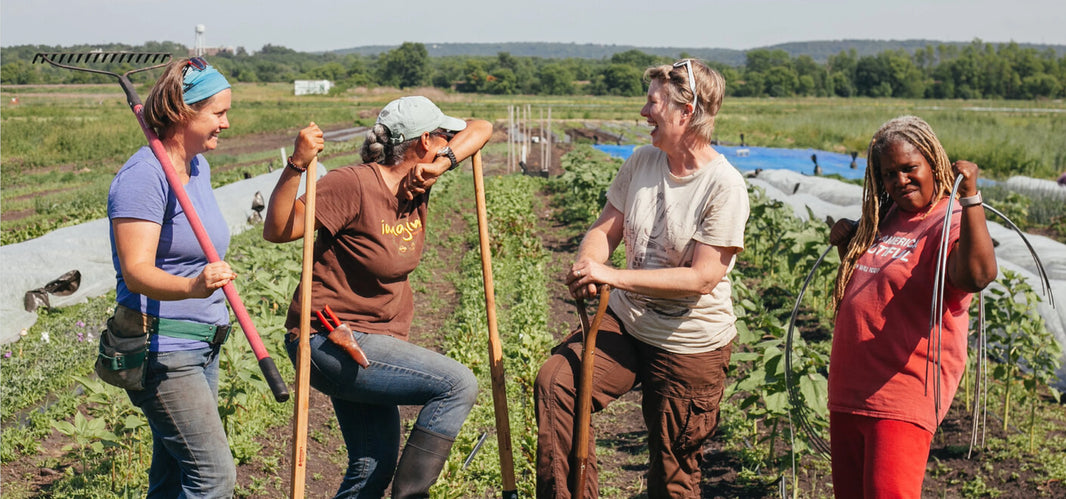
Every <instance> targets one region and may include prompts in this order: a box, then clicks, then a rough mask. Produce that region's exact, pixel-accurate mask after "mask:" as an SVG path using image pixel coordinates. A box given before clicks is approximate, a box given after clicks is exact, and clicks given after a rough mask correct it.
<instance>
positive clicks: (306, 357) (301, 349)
mask: <svg viewBox="0 0 1066 499" xmlns="http://www.w3.org/2000/svg"><path fill="white" fill-rule="evenodd" d="M317 169H318V157H317V156H316V157H315V158H313V159H312V160H311V164H309V165H307V172H306V175H307V180H306V182H307V187H306V188H305V189H304V191H305V195H304V241H303V244H304V246H303V250H304V251H303V269H302V273H301V275H300V338H299V341H298V343H297V346H296V404H294V406H293V418H292V484H291V488H290V496H289V497H292V498H293V499H297V498H302V497H303V496H304V489H305V488H306V482H305V479H306V476H307V420H308V415H307V410H308V406H309V403H310V393H308V392H309V391H310V388H311V343H310V338H311V266H312V264H314V258H315V255H314V250H315V192H316V185H315V184H316V181H317V180H318V175H317V172H316V170H317Z"/></svg>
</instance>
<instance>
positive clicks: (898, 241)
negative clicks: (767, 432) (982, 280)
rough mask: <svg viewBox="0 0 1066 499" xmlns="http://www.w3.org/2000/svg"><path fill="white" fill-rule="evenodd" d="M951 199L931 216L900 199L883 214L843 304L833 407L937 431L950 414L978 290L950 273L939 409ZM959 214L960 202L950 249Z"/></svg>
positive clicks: (832, 371) (833, 360)
mask: <svg viewBox="0 0 1066 499" xmlns="http://www.w3.org/2000/svg"><path fill="white" fill-rule="evenodd" d="M946 207H947V199H946V198H945V199H942V200H940V201H939V202H938V203H937V204H936V206H935V207H933V209H932V210H931V211H929V212H928V215H927V216H923V214H921V213H917V214H911V213H907V212H904V211H900V210H898V209H896V208H895V207H893V208H892V209H890V210H889V212H888V214H887V215H886V216H885V219H884V220H883V221H882V222H881V227H880V231H879V232H880V235H879V236H878V239H877V242H875V243H874V245H873V246H872V247H871V248H870V249H869V250H867V252H866V254H864V255H862V256H861V257H859V260H858V261H857V262H856V265H855V272H854V273H853V274H852V277H851V281H850V282H849V283H848V286H847V289H846V290H845V292H844V298H843V300H842V301H841V302H840V306H839V308H838V310H837V316H836V325H835V328H834V332H833V351H832V355H830V360H829V410H831V411H837V412H844V413H851V414H858V415H863V416H869V417H875V418H884V419H894V420H900V421H908V422H911V423H915V424H917V425H918V426H921V427H922V428H924V429H926V430H928V431H930V432H933V431H935V430H936V427H937V425H938V424H939V422H940V421H941V420H943V418H944V415H945V414H947V411H948V407H949V405H950V404H951V400H952V398H954V396H955V390H956V389H957V388H958V384H959V379H960V377H961V376H962V372H963V370H964V369H965V364H966V336H967V332H968V330H969V313H968V309H969V306H970V299H971V297H972V295H971V294H970V293H966V292H964V291H961V290H959V289H958V288H956V287H955V286H953V285H952V284H951V281H950V280H948V283H947V286H946V290H945V293H944V314H943V324H944V327H943V330H942V332H941V333H940V334H941V345H940V355H941V359H942V360H941V369H940V413H939V414H934V412H935V408H936V406H935V404H934V399H933V396H934V394H935V387H934V383H935V379H936V378H935V377H934V376H933V373H934V371H935V369H936V364H935V363H934V361H935V359H936V356H937V352H936V346H937V345H936V342H935V341H934V342H933V344H932V349H931V350H929V352H928V354H929V355H928V356H927V348H929V339H930V335H931V334H930V328H929V323H930V321H929V314H930V310H931V308H930V307H931V303H932V298H933V285H934V282H935V279H936V277H935V275H934V273H935V271H936V261H937V253H938V250H939V245H940V239H941V231H942V229H943V222H944V210H945V209H946ZM960 220H961V208H960V207H959V205H958V203H955V209H954V210H953V213H952V217H951V232H950V234H949V236H948V238H949V241H948V249H949V251H950V249H951V248H953V247H954V245H955V243H956V242H957V241H958V239H959V223H960ZM932 337H933V338H934V339H935V337H936V331H933V332H932ZM927 358H928V359H929V363H928V370H929V371H928V372H929V376H928V380H927V379H926V368H927V365H926V359H927ZM927 382H928V384H927Z"/></svg>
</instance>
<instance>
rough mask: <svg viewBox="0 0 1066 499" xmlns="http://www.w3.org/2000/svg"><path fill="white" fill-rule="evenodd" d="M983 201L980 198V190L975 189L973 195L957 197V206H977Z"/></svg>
mask: <svg viewBox="0 0 1066 499" xmlns="http://www.w3.org/2000/svg"><path fill="white" fill-rule="evenodd" d="M983 201H984V200H983V199H981V191H977V194H974V195H973V196H967V197H964V198H959V206H962V207H963V208H969V207H970V206H977V205H979V204H981V203H982V202H983Z"/></svg>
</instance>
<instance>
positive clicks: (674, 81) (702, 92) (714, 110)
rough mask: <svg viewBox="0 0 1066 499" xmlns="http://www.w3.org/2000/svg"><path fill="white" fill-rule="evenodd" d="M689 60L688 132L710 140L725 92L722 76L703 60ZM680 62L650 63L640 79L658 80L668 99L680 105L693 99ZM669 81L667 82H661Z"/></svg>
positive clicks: (686, 70)
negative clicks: (692, 84) (691, 107)
mask: <svg viewBox="0 0 1066 499" xmlns="http://www.w3.org/2000/svg"><path fill="white" fill-rule="evenodd" d="M688 60H690V61H692V62H691V64H692V76H693V79H695V80H696V106H695V109H694V110H693V111H692V121H690V122H689V128H688V129H689V132H691V133H693V134H695V135H697V136H698V137H700V138H702V139H705V140H706V141H707V142H710V141H711V139H713V138H714V119H715V117H716V116H718V110H719V109H721V107H722V98H723V97H724V96H725V78H723V77H722V75H721V73H719V72H718V71H715V70H713V69H711V68H709V67H707V65H706V64H704V63H702V62H700V61H698V60H696V59H688ZM684 61H685V59H682V60H681V61H678V62H681V63H682V64H679V65H670V64H666V65H662V66H653V67H650V68H648V69H647V70H645V71H644V80H645V81H651V80H659V81H660V82H662V83H664V85H663V88H665V89H666V91H667V93H668V94H669V95H670V100H671V101H673V102H674V103H675V104H677V105H678V106H684V105H685V104H688V103H691V102H692V100H693V95H692V89H691V88H689V83H688V69H687V68H686V67H685V65H684V64H683V62H684ZM666 83H670V85H665V84H666Z"/></svg>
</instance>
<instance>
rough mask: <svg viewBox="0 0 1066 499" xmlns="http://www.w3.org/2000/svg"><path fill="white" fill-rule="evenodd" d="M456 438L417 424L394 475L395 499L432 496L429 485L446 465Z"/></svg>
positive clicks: (393, 488)
mask: <svg viewBox="0 0 1066 499" xmlns="http://www.w3.org/2000/svg"><path fill="white" fill-rule="evenodd" d="M453 442H455V440H454V439H451V438H447V437H445V436H443V435H440V434H437V433H433V432H430V431H426V430H423V429H421V428H419V427H417V426H416V427H415V428H414V429H413V430H411V436H410V437H407V445H406V446H404V448H403V454H402V455H401V456H400V463H399V464H397V465H396V475H395V476H394V477H393V479H392V497H393V499H410V498H416V497H418V498H425V497H429V487H430V486H431V485H433V484H434V483H435V482H436V481H437V476H439V475H440V471H441V470H442V469H444V462H445V461H447V460H448V453H449V452H451V450H452V443H453Z"/></svg>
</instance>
